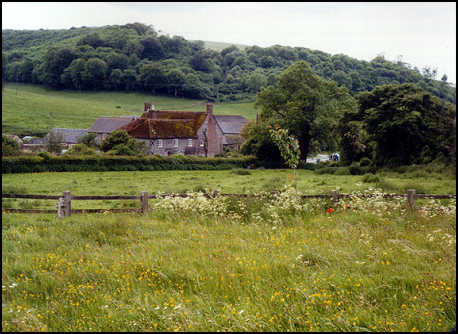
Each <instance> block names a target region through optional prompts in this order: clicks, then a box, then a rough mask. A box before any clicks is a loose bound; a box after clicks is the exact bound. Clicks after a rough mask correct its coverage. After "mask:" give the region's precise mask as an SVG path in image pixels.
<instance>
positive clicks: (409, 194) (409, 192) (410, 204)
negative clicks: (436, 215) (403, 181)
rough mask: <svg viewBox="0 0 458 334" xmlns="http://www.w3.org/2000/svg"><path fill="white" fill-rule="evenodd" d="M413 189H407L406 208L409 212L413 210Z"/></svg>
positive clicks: (414, 193)
mask: <svg viewBox="0 0 458 334" xmlns="http://www.w3.org/2000/svg"><path fill="white" fill-rule="evenodd" d="M415 198H416V191H415V189H407V206H408V208H409V209H410V210H415Z"/></svg>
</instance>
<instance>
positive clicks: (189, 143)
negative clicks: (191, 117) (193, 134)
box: [188, 138, 192, 147]
mask: <svg viewBox="0 0 458 334" xmlns="http://www.w3.org/2000/svg"><path fill="white" fill-rule="evenodd" d="M188 147H192V138H189V139H188Z"/></svg>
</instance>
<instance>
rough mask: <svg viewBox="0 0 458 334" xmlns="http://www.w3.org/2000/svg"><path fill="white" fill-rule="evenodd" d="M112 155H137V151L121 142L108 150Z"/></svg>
mask: <svg viewBox="0 0 458 334" xmlns="http://www.w3.org/2000/svg"><path fill="white" fill-rule="evenodd" d="M107 154H111V155H135V154H136V153H135V151H134V150H133V149H132V148H131V147H129V146H128V145H126V144H119V145H116V146H115V147H113V148H112V149H111V150H109V151H108V152H107Z"/></svg>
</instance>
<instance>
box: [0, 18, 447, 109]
mask: <svg viewBox="0 0 458 334" xmlns="http://www.w3.org/2000/svg"><path fill="white" fill-rule="evenodd" d="M400 58H401V57H400ZM300 60H304V61H306V62H307V63H308V64H309V65H310V66H311V68H312V70H313V72H314V73H316V74H317V75H318V76H320V77H321V78H323V79H326V80H332V81H335V82H336V83H337V84H338V85H339V86H345V87H347V88H348V90H349V92H350V94H351V95H353V96H355V95H356V94H358V93H360V92H364V91H371V90H372V89H374V88H375V87H376V86H380V85H385V84H404V83H415V84H416V85H417V86H419V87H420V88H422V89H424V90H425V91H427V92H429V93H431V94H432V95H435V96H437V97H439V98H441V99H443V100H445V101H448V102H452V103H454V104H456V88H455V87H453V86H452V85H450V84H449V83H448V82H447V79H448V78H447V74H439V73H437V70H435V69H432V68H431V67H426V68H423V69H421V70H420V69H418V68H416V67H412V66H411V65H409V64H407V63H405V62H402V61H401V60H399V61H397V62H392V61H388V60H386V59H385V58H384V57H383V56H377V57H376V58H374V59H373V60H371V61H370V62H367V61H360V60H357V59H354V58H351V57H349V56H346V55H343V54H336V55H331V54H328V53H325V52H322V51H319V50H311V49H308V48H305V47H289V46H280V45H274V46H271V47H266V48H262V47H259V46H250V47H245V48H238V47H237V46H235V45H231V46H228V47H226V48H224V49H222V50H221V51H216V50H212V49H208V48H206V47H205V43H204V42H202V41H188V40H186V39H184V38H182V37H179V36H173V37H170V36H168V35H164V34H159V33H158V32H157V31H156V30H155V29H154V28H153V27H152V26H150V25H144V24H141V23H132V24H126V25H122V26H120V25H114V26H104V27H97V28H89V27H80V28H71V29H66V30H42V29H40V30H2V79H3V81H6V82H22V83H33V84H43V85H46V86H48V87H51V88H53V89H71V90H83V91H86V90H92V91H93V90H109V91H127V92H132V91H145V92H149V93H153V94H164V95H170V96H176V97H187V98H199V99H207V100H210V101H218V102H227V101H241V100H253V99H254V96H255V95H256V93H258V92H259V91H260V90H261V88H262V87H266V86H269V85H273V84H275V82H276V77H277V75H279V74H280V73H281V72H282V71H284V70H285V69H286V68H287V67H288V66H290V65H291V64H293V63H294V62H297V61H300ZM439 76H440V77H441V79H440V80H437V79H438V77H439Z"/></svg>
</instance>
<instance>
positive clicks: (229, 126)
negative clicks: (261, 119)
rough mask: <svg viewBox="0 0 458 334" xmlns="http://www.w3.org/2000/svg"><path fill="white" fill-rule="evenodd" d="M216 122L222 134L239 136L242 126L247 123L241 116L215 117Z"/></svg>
mask: <svg viewBox="0 0 458 334" xmlns="http://www.w3.org/2000/svg"><path fill="white" fill-rule="evenodd" d="M215 118H216V122H217V123H218V125H219V127H220V128H221V130H222V131H223V133H224V134H227V133H231V134H239V133H240V129H241V128H242V126H243V125H244V124H245V123H247V122H248V120H247V119H246V118H245V117H243V116H235V115H234V116H233V115H215Z"/></svg>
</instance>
